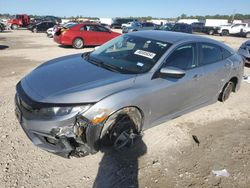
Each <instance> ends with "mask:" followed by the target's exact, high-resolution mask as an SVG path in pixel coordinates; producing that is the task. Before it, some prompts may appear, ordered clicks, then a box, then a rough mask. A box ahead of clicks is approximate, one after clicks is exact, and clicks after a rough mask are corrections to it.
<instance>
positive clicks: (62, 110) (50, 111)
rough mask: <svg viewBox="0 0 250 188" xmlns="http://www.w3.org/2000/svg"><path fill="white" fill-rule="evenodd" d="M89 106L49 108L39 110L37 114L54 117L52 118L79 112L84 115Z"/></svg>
mask: <svg viewBox="0 0 250 188" xmlns="http://www.w3.org/2000/svg"><path fill="white" fill-rule="evenodd" d="M90 107H91V105H84V106H76V107H51V108H41V109H40V110H39V111H38V113H39V115H41V116H47V117H54V116H64V115H68V114H70V113H74V112H79V113H84V112H85V111H87V110H88V109H89V108H90Z"/></svg>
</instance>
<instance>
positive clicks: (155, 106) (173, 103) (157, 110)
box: [150, 43, 204, 123]
mask: <svg viewBox="0 0 250 188" xmlns="http://www.w3.org/2000/svg"><path fill="white" fill-rule="evenodd" d="M164 66H166V67H168V66H171V67H177V68H180V69H182V70H185V71H186V74H185V76H183V77H182V78H170V77H166V78H162V77H161V78H155V79H153V80H152V82H151V83H150V84H151V89H152V91H153V92H152V97H151V99H152V100H151V101H150V105H151V112H152V114H151V116H152V118H151V119H152V122H151V123H153V122H155V121H156V122H158V121H161V119H163V120H164V119H165V118H166V117H168V116H170V115H174V114H177V112H181V111H183V110H186V109H188V108H191V107H194V106H197V105H199V104H201V103H202V102H203V96H202V94H201V93H202V90H203V88H204V77H203V76H204V72H203V67H198V66H197V45H196V44H195V43H191V44H185V45H182V46H180V47H178V48H177V49H176V50H174V52H173V53H172V54H171V55H170V56H169V57H168V58H167V60H166V63H165V64H164Z"/></svg>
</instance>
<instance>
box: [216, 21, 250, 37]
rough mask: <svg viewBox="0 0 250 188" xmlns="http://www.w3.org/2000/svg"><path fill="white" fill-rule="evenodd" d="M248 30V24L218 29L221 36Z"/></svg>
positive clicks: (224, 26)
mask: <svg viewBox="0 0 250 188" xmlns="http://www.w3.org/2000/svg"><path fill="white" fill-rule="evenodd" d="M246 28H249V27H248V23H237V24H232V25H222V26H220V27H219V29H218V31H217V32H218V33H219V34H220V35H221V36H225V35H236V34H241V32H242V30H244V29H246Z"/></svg>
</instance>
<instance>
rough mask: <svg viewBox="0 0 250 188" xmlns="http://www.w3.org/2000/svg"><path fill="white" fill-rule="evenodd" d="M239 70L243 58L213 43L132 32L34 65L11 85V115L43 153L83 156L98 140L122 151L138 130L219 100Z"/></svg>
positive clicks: (234, 85) (236, 83)
mask: <svg viewBox="0 0 250 188" xmlns="http://www.w3.org/2000/svg"><path fill="white" fill-rule="evenodd" d="M81 26H83V25H77V26H76V28H79V29H80V28H82V27H81ZM85 26H86V27H87V26H88V25H87V24H86V25H85ZM95 26H96V25H95ZM76 28H75V29H76ZM84 30H85V29H84ZM198 57H199V58H198ZM243 70H244V62H243V60H242V58H241V57H240V56H239V55H238V54H237V53H235V52H234V50H233V49H231V48H229V47H228V46H226V45H225V44H223V43H220V42H218V41H215V40H212V39H209V38H205V37H201V36H196V35H189V34H183V33H175V32H162V31H155V30H154V31H141V32H133V33H129V34H125V35H122V36H120V37H117V38H115V39H114V40H112V41H110V42H108V43H106V44H105V45H103V46H101V47H100V48H98V49H97V50H95V51H93V52H86V53H84V54H74V55H69V56H65V57H60V58H57V59H54V60H50V61H49V62H47V63H45V64H42V65H40V66H39V67H37V68H36V69H35V70H33V71H32V72H31V73H29V74H28V75H27V76H26V77H25V78H23V79H22V80H21V81H20V82H19V83H18V84H17V86H16V96H15V105H16V110H15V112H16V117H17V119H18V121H19V122H20V124H21V125H22V128H23V130H24V131H25V133H26V134H27V136H28V138H29V139H30V140H31V141H32V142H33V143H34V144H35V145H36V146H38V147H40V148H42V149H44V150H47V151H49V152H52V153H55V154H58V155H61V156H64V157H69V156H72V155H73V156H86V155H87V154H89V153H91V154H94V153H96V152H97V151H98V150H100V149H101V148H102V147H103V142H104V141H105V143H110V146H113V147H114V148H115V149H117V150H122V149H123V148H124V147H126V146H129V145H130V144H131V143H133V140H134V139H135V138H136V137H138V135H140V133H141V132H142V130H146V129H149V128H151V127H153V126H156V125H158V124H160V123H162V122H165V121H167V120H171V119H174V118H177V117H179V116H181V115H183V114H186V113H188V112H190V111H193V110H196V109H198V108H201V107H204V106H206V105H209V104H212V103H215V102H216V101H218V100H219V101H223V102H224V101H226V100H227V99H228V98H229V96H230V94H231V92H236V91H238V89H239V88H240V84H241V80H242V76H243Z"/></svg>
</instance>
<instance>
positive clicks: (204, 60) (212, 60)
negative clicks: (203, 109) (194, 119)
mask: <svg viewBox="0 0 250 188" xmlns="http://www.w3.org/2000/svg"><path fill="white" fill-rule="evenodd" d="M199 47H200V54H201V56H200V64H201V66H202V67H203V68H204V78H205V81H206V83H205V86H206V87H205V89H204V90H203V95H204V96H206V98H207V100H210V99H211V98H213V97H216V96H217V95H218V93H219V92H220V90H221V89H222V87H223V86H224V85H225V83H226V82H227V81H228V80H229V76H230V72H231V67H232V62H231V61H230V60H229V59H228V58H226V57H223V51H222V48H221V47H220V46H217V45H215V44H211V43H200V44H199Z"/></svg>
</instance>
